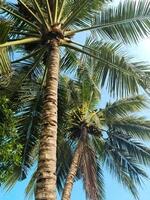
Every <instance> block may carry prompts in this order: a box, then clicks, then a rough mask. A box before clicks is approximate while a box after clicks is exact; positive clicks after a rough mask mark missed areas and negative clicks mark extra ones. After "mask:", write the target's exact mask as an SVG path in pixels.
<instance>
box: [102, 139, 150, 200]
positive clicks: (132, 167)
mask: <svg viewBox="0 0 150 200" xmlns="http://www.w3.org/2000/svg"><path fill="white" fill-rule="evenodd" d="M104 160H105V163H106V166H107V168H108V169H109V170H110V172H111V173H112V175H114V176H115V177H116V178H117V179H118V181H119V182H121V183H122V184H123V185H124V186H125V187H127V188H128V189H129V191H131V193H132V194H133V196H134V197H135V198H136V199H139V198H138V193H137V189H136V187H135V185H137V184H139V185H141V182H142V178H147V175H146V173H145V172H144V171H143V170H142V169H141V168H140V166H139V165H138V164H137V162H136V159H135V158H134V157H132V156H130V155H129V154H128V153H127V152H126V151H124V150H122V149H119V147H116V146H113V144H112V142H111V139H110V140H108V141H107V142H106V147H105V154H104Z"/></svg>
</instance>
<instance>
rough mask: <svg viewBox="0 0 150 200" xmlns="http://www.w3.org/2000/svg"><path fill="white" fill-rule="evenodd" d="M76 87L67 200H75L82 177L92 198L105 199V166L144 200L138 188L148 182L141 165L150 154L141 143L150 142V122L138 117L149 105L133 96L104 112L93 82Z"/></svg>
mask: <svg viewBox="0 0 150 200" xmlns="http://www.w3.org/2000/svg"><path fill="white" fill-rule="evenodd" d="M72 86H74V90H72V95H71V96H72V101H71V106H70V107H71V108H72V109H71V108H70V110H69V112H68V120H67V122H68V123H67V125H68V127H66V128H67V129H66V130H65V132H66V138H69V139H68V140H69V142H70V143H71V144H72V149H73V151H74V156H73V159H72V163H71V167H70V170H69V173H68V176H67V180H66V184H65V188H64V190H63V195H62V199H63V200H69V199H70V197H71V190H72V186H73V182H74V178H75V177H76V175H77V176H80V178H82V180H83V183H84V188H85V191H86V194H87V197H88V198H89V199H92V200H94V199H95V200H96V199H103V198H104V188H103V173H102V170H101V167H102V165H104V164H105V166H106V167H107V168H108V169H109V170H110V172H111V173H113V175H115V176H116V177H117V179H118V181H119V182H121V183H122V184H123V185H124V186H125V187H127V188H128V189H129V190H130V191H131V192H132V194H133V195H134V197H135V198H137V199H138V192H137V189H136V185H137V184H139V185H141V180H142V178H143V177H144V178H147V175H146V173H145V172H144V171H143V170H142V168H141V165H147V166H148V165H149V162H150V149H149V148H147V147H146V145H145V144H144V143H142V141H141V140H149V139H150V121H149V120H146V119H144V118H143V117H136V116H135V115H133V114H135V113H136V112H139V111H141V109H142V108H144V107H146V106H147V105H148V101H147V100H146V99H145V98H144V97H142V96H135V97H128V98H125V99H121V100H118V101H115V102H114V103H108V104H107V105H106V107H105V108H104V109H99V108H98V103H99V96H98V93H97V91H96V92H94V90H93V88H92V87H91V85H90V84H89V82H88V81H86V80H84V81H81V83H77V82H76V83H75V84H74V85H73V83H72ZM67 88H69V87H68V86H67ZM79 88H80V89H79ZM75 97H76V98H75ZM71 141H72V142H71Z"/></svg>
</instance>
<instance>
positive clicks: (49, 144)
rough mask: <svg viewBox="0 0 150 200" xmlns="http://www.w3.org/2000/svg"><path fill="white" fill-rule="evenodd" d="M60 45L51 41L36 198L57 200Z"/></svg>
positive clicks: (38, 199)
mask: <svg viewBox="0 0 150 200" xmlns="http://www.w3.org/2000/svg"><path fill="white" fill-rule="evenodd" d="M59 60H60V58H59V47H58V44H57V40H53V41H52V42H51V47H50V53H49V56H48V58H47V66H48V71H47V80H46V88H45V96H44V102H43V113H42V121H43V124H42V125H43V130H42V134H41V138H40V151H39V163H38V172H37V174H38V176H37V184H36V192H35V199H36V200H56V142H57V90H58V73H59Z"/></svg>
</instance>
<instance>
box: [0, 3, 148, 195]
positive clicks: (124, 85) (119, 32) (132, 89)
mask: <svg viewBox="0 0 150 200" xmlns="http://www.w3.org/2000/svg"><path fill="white" fill-rule="evenodd" d="M105 3H108V1H105V0H101V1H99V0H94V1H92V2H91V1H87V0H80V1H76V0H74V1H72V0H62V1H59V0H53V1H49V0H45V1H44V2H43V1H40V0H39V1H36V0H32V1H31V2H30V3H29V2H28V1H23V0H18V4H16V5H15V4H7V3H6V4H5V3H1V4H0V11H1V12H2V17H3V18H4V19H5V20H1V22H0V28H1V27H2V28H1V29H0V31H1V36H0V75H1V80H2V81H1V82H2V84H3V85H7V83H8V82H9V80H10V76H12V75H14V76H13V77H12V78H13V81H12V82H11V84H9V87H8V88H7V90H9V89H10V88H11V90H15V91H18V90H20V87H21V91H23V95H25V96H26V98H24V99H22V98H19V96H17V97H16V96H15V99H17V103H18V100H19V102H20V101H21V103H22V104H23V105H22V106H21V107H20V110H21V109H23V111H22V110H21V112H20V113H21V114H20V120H19V126H18V130H19V133H20V140H21V143H24V144H25V145H24V146H23V160H22V165H21V166H20V168H19V172H17V173H16V174H15V175H14V180H16V177H20V175H21V178H23V177H25V174H26V171H27V169H28V168H29V167H30V166H31V165H32V163H33V159H31V158H32V156H31V155H30V153H29V154H27V153H26V152H27V151H29V152H31V154H32V147H33V146H34V145H35V144H36V141H37V138H38V135H39V131H37V130H36V128H35V127H34V124H35V122H36V120H38V119H39V111H41V109H39V108H40V107H39V102H40V101H41V100H40V99H41V98H40V97H41V96H42V95H43V93H44V88H45V87H47V86H45V85H46V80H49V79H50V78H51V76H49V73H50V70H49V69H50V65H49V64H52V63H54V62H51V61H52V60H51V59H52V57H51V58H50V53H51V52H52V51H53V50H54V47H56V46H57V47H60V49H61V62H60V63H61V66H60V68H61V69H62V70H68V71H69V72H70V71H72V70H74V71H75V72H77V74H78V77H81V75H82V77H84V76H85V77H86V78H88V79H87V80H89V82H90V83H91V84H92V86H93V87H97V83H98V82H100V84H101V86H105V85H107V88H108V90H109V92H110V93H111V94H114V95H117V96H123V95H127V94H131V93H137V92H138V89H139V86H141V87H143V88H144V89H146V87H147V85H146V81H147V77H148V75H149V68H148V66H147V65H146V64H144V63H139V62H137V63H135V62H132V61H131V60H130V59H128V58H127V57H126V56H125V55H122V54H121V51H120V48H119V45H118V41H119V42H125V43H131V42H138V40H139V39H140V38H143V37H145V36H148V33H149V30H150V26H149V22H150V16H149V13H150V12H149V8H150V6H149V1H143V2H142V1H139V2H138V3H136V2H134V3H133V2H130V1H127V2H125V3H120V4H119V6H118V7H116V8H112V7H108V8H105V7H104V6H103V5H105ZM85 31H88V32H89V31H90V33H91V35H92V39H91V37H90V39H88V40H87V41H86V43H85V45H83V44H79V43H77V42H75V41H74V35H75V34H77V33H81V32H85ZM95 36H96V38H97V39H94V38H95ZM108 39H109V40H111V44H110V43H109V41H108ZM116 40H117V45H116V42H115V41H116ZM14 46H16V47H17V48H16V49H15V48H14ZM12 50H13V51H17V52H19V55H18V56H19V59H11V62H10V59H9V56H8V55H9V53H10V52H12ZM80 56H81V57H80ZM87 61H88V63H90V64H88V63H87ZM91 64H93V65H94V66H95V68H94V69H92V68H90V66H91ZM58 67H59V66H57V68H58ZM48 70H49V71H48ZM92 70H93V71H92ZM94 70H95V71H94ZM51 71H52V70H51ZM91 72H92V73H95V74H96V77H95V78H91ZM83 75H84V76H83ZM52 78H53V76H52ZM3 80H5V81H3ZM56 80H57V77H55V78H54V79H53V81H56ZM16 86H17V88H16ZM30 87H31V89H32V90H33V91H32V90H29V88H30ZM47 88H48V87H47ZM22 89H23V90H22ZM5 91H6V90H5ZM47 91H48V90H47ZM54 93H57V91H55V92H54ZM45 96H46V95H45ZM85 97H86V94H85ZM55 100H56V101H57V99H56V98H55ZM45 102H46V101H45ZM45 102H44V103H45ZM51 103H53V102H52V101H51ZM47 104H48V103H47ZM56 104H57V103H56ZM45 105H46V103H45ZM38 109H39V110H38ZM83 110H84V109H83ZM75 112H76V111H75ZM54 113H56V110H55V112H54ZM18 116H19V115H18ZM95 116H96V115H94V117H95ZM91 117H92V116H91ZM43 118H44V117H43ZM92 118H93V117H92ZM89 120H90V119H89ZM95 120H96V119H95ZM95 120H94V121H95ZM53 121H56V120H53ZM23 123H24V125H25V126H22V124H23ZM45 124H48V123H47V122H45ZM24 127H25V128H24ZM38 130H40V129H39V128H38ZM91 130H92V128H91ZM55 131H56V130H55ZM46 154H47V153H46ZM91 155H92V154H91ZM54 171H55V169H54ZM52 174H54V172H53V173H52ZM42 180H44V178H43V179H42ZM39 185H40V184H39ZM39 187H40V186H39ZM53 191H54V190H53ZM40 198H43V197H40Z"/></svg>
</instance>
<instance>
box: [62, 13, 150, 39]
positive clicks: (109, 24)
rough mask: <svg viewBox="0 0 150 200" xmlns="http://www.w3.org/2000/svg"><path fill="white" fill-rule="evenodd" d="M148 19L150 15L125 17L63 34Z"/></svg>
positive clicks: (67, 34)
mask: <svg viewBox="0 0 150 200" xmlns="http://www.w3.org/2000/svg"><path fill="white" fill-rule="evenodd" d="M148 19H150V16H146V17H143V16H141V17H134V18H132V19H125V20H120V21H117V22H111V23H105V24H101V25H94V26H89V27H87V28H82V29H78V30H75V31H66V32H65V36H69V35H74V34H76V33H80V32H84V31H89V30H93V29H98V28H100V29H103V28H108V27H112V26H116V25H122V24H127V23H131V22H133V21H137V20H138V21H140V20H148Z"/></svg>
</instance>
